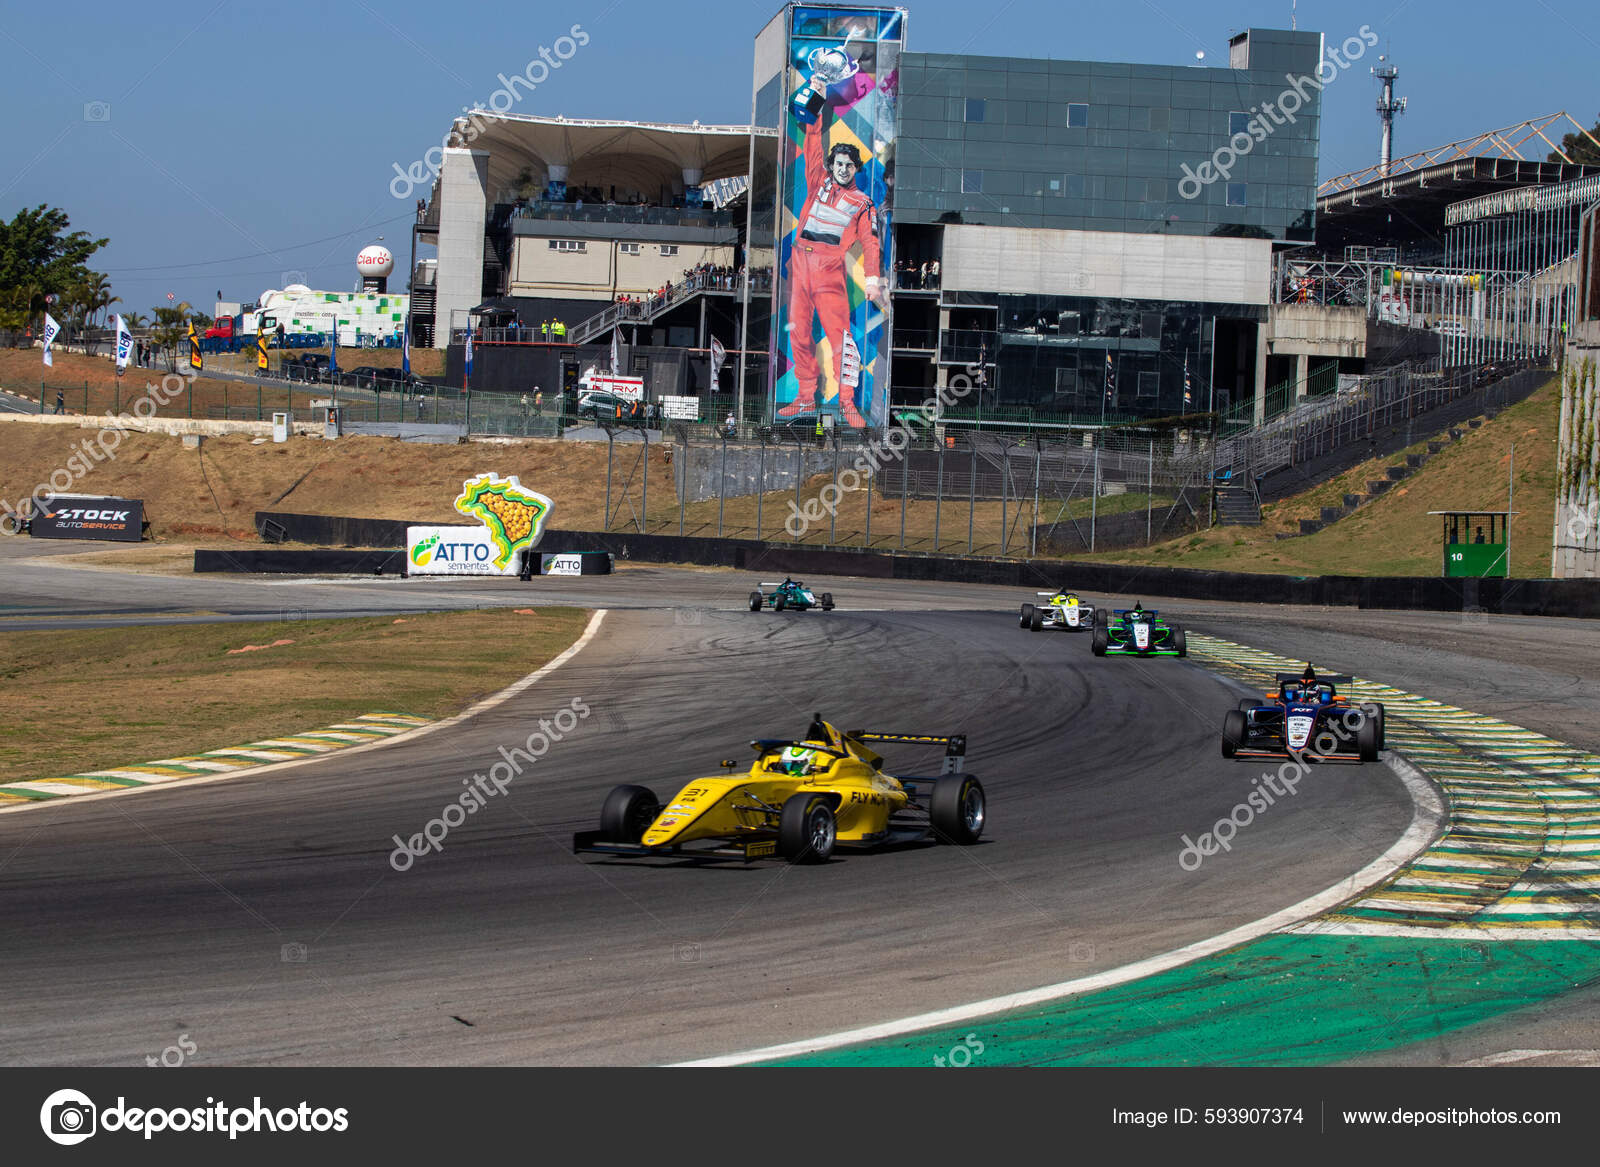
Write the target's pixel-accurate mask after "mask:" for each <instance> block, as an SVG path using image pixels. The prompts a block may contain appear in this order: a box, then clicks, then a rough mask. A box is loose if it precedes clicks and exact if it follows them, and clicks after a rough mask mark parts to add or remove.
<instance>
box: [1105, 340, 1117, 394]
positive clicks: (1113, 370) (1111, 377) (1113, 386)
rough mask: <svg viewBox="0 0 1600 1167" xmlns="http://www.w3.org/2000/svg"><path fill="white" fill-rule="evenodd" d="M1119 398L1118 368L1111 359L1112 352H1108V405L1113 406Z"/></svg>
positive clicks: (1108, 350)
mask: <svg viewBox="0 0 1600 1167" xmlns="http://www.w3.org/2000/svg"><path fill="white" fill-rule="evenodd" d="M1116 397H1117V367H1116V364H1115V363H1114V362H1113V361H1112V359H1111V350H1110V349H1107V350H1106V404H1107V405H1111V404H1113V403H1114V402H1115V401H1116Z"/></svg>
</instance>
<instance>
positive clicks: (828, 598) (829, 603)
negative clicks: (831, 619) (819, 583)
mask: <svg viewBox="0 0 1600 1167" xmlns="http://www.w3.org/2000/svg"><path fill="white" fill-rule="evenodd" d="M822 610H823V611H824V612H831V611H833V593H832V592H823V593H822Z"/></svg>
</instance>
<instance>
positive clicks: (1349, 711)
mask: <svg viewBox="0 0 1600 1167" xmlns="http://www.w3.org/2000/svg"><path fill="white" fill-rule="evenodd" d="M1349 683H1350V678H1349V677H1347V676H1341V675H1338V674H1324V675H1323V676H1320V677H1319V676H1317V675H1316V672H1315V671H1314V670H1313V669H1312V668H1311V666H1310V665H1307V666H1306V671H1305V672H1304V673H1301V674H1300V675H1299V676H1296V675H1295V674H1294V673H1279V674H1277V684H1278V689H1277V692H1276V693H1268V694H1266V700H1265V701H1258V700H1256V699H1255V698H1253V697H1246V698H1245V699H1244V700H1242V701H1240V702H1239V707H1238V708H1237V709H1230V710H1229V711H1228V712H1227V713H1226V714H1225V715H1224V716H1223V718H1222V756H1223V757H1224V758H1287V757H1299V756H1301V755H1305V756H1308V757H1310V758H1314V759H1316V760H1317V761H1322V762H1372V761H1376V760H1377V757H1378V751H1379V750H1381V749H1382V748H1383V745H1384V742H1383V706H1382V705H1380V704H1379V703H1377V702H1375V701H1374V702H1370V703H1368V704H1366V705H1361V706H1356V705H1351V704H1350V701H1349V698H1347V697H1341V696H1340V695H1339V690H1338V686H1339V685H1348V684H1349Z"/></svg>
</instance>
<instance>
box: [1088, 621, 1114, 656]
mask: <svg viewBox="0 0 1600 1167" xmlns="http://www.w3.org/2000/svg"><path fill="white" fill-rule="evenodd" d="M1110 643H1111V634H1110V633H1109V632H1107V631H1106V626H1105V625H1104V624H1096V625H1095V626H1094V631H1093V632H1091V633H1090V634H1089V648H1090V650H1091V651H1092V652H1093V653H1094V654H1095V656H1105V654H1106V646H1107V645H1109V644H1110Z"/></svg>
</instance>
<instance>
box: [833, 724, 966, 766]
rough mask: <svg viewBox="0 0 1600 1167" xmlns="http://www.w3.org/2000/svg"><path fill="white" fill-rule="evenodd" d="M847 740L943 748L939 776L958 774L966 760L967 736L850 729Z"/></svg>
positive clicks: (962, 734)
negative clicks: (942, 761) (942, 763)
mask: <svg viewBox="0 0 1600 1167" xmlns="http://www.w3.org/2000/svg"><path fill="white" fill-rule="evenodd" d="M845 736H846V737H848V738H854V739H855V740H856V741H858V742H861V743H863V744H865V743H867V742H887V743H889V744H891V745H893V744H903V745H918V746H943V747H944V765H943V767H942V768H941V769H940V771H939V773H941V774H959V773H961V770H962V767H963V766H964V765H965V764H966V759H967V735H966V734H964V733H954V734H931V733H879V732H876V731H872V730H865V729H852V730H848V731H847V732H846V733H845Z"/></svg>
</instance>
